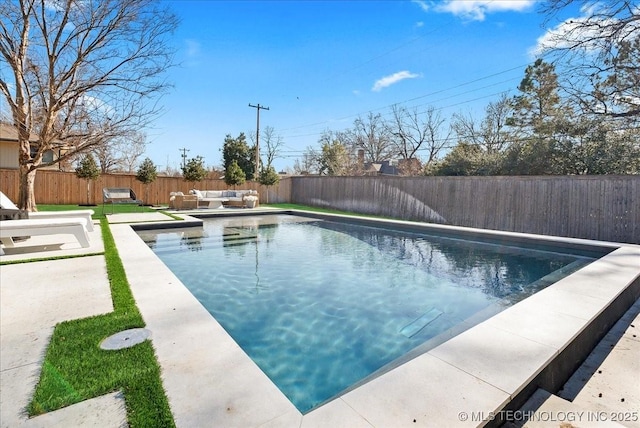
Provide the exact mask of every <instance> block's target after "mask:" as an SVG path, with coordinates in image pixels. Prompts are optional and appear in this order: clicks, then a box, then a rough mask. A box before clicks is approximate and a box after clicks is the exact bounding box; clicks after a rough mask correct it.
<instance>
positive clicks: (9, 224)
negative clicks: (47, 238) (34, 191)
mask: <svg viewBox="0 0 640 428" xmlns="http://www.w3.org/2000/svg"><path fill="white" fill-rule="evenodd" d="M57 234H72V235H74V236H75V237H76V239H77V240H78V242H79V243H80V246H82V247H83V248H88V247H89V245H90V244H89V235H88V234H87V229H86V220H85V219H83V218H62V217H60V218H46V219H45V218H43V219H31V218H29V219H19V220H4V221H0V242H2V244H3V245H4V246H5V247H13V246H14V243H13V238H15V237H18V236H35V235H57ZM0 254H4V250H3V249H2V247H0Z"/></svg>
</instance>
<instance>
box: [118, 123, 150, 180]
mask: <svg viewBox="0 0 640 428" xmlns="http://www.w3.org/2000/svg"><path fill="white" fill-rule="evenodd" d="M146 140H147V136H146V135H145V134H144V133H142V132H135V133H134V134H133V135H131V136H129V137H128V138H126V139H125V138H120V139H119V141H118V144H117V147H118V151H119V152H120V162H121V164H122V166H123V167H124V169H125V171H127V172H129V173H131V172H133V171H134V170H135V169H136V165H137V164H138V160H139V159H140V158H141V157H142V155H143V154H144V152H145V151H146V149H147V141H146Z"/></svg>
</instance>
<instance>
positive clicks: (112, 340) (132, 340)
mask: <svg viewBox="0 0 640 428" xmlns="http://www.w3.org/2000/svg"><path fill="white" fill-rule="evenodd" d="M150 337H151V330H147V329H146V328H132V329H130V330H125V331H121V332H119V333H116V334H114V335H111V336H109V337H107V338H106V339H105V340H103V341H102V343H101V344H100V348H102V349H106V350H110V351H112V350H117V349H124V348H130V347H132V346H135V345H137V344H138V343H142V342H144V341H145V340H147V339H148V338H150Z"/></svg>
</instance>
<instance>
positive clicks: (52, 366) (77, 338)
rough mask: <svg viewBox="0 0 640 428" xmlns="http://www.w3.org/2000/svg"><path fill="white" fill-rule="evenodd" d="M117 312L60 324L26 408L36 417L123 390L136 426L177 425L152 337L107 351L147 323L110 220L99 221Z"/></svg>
mask: <svg viewBox="0 0 640 428" xmlns="http://www.w3.org/2000/svg"><path fill="white" fill-rule="evenodd" d="M100 225H101V228H102V238H103V241H104V248H105V260H106V265H107V275H108V278H109V284H110V287H111V296H112V300H113V307H114V311H113V312H111V313H109V314H104V315H97V316H93V317H89V318H83V319H79V320H73V321H66V322H62V323H60V324H58V325H56V327H55V329H54V332H53V336H52V338H51V342H50V343H49V346H48V347H47V352H46V355H45V360H44V364H43V367H42V372H41V374H40V380H39V382H38V385H37V386H36V391H35V393H34V396H33V399H32V401H31V403H30V404H29V406H28V408H27V411H28V413H29V415H30V416H35V415H38V414H42V413H45V412H49V411H52V410H57V409H59V408H62V407H65V406H69V405H71V404H74V403H78V402H80V401H84V400H87V399H90V398H94V397H97V396H100V395H104V394H107V393H110V392H114V391H118V390H122V391H123V393H124V397H125V403H126V410H127V420H128V423H129V426H131V427H134V428H135V427H150V426H153V427H175V423H174V421H173V415H172V414H171V410H170V408H169V402H168V400H167V397H166V394H165V392H164V389H163V387H162V382H161V379H160V366H159V365H158V362H157V359H156V356H155V353H154V350H153V346H152V345H151V341H145V342H143V343H141V344H139V345H136V346H133V347H131V348H127V349H121V350H115V351H105V350H102V349H100V343H101V342H102V340H104V339H105V338H107V337H108V336H110V335H112V334H115V333H117V332H120V331H122V330H127V329H130V328H137V327H144V325H145V324H144V321H143V319H142V316H141V315H140V312H139V311H138V308H137V306H136V304H135V300H134V298H133V295H132V293H131V289H130V287H129V283H128V281H127V277H126V274H125V270H124V266H123V265H122V261H121V259H120V256H119V255H118V251H117V249H116V246H115V241H114V239H113V235H112V234H111V230H110V229H109V225H108V223H107V221H106V220H101V222H100Z"/></svg>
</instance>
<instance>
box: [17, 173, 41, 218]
mask: <svg viewBox="0 0 640 428" xmlns="http://www.w3.org/2000/svg"><path fill="white" fill-rule="evenodd" d="M36 171H37V169H34V170H31V171H29V167H28V166H25V165H20V190H19V192H18V208H20V209H21V210H27V211H30V212H31V211H38V208H37V207H36V198H35V191H34V184H35V181H36Z"/></svg>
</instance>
